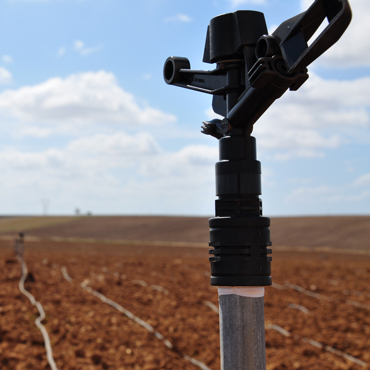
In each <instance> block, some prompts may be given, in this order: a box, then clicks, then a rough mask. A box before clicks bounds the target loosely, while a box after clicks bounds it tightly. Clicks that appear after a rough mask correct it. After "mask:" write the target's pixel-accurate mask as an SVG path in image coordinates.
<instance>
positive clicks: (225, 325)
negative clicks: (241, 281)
mask: <svg viewBox="0 0 370 370" xmlns="http://www.w3.org/2000/svg"><path fill="white" fill-rule="evenodd" d="M219 301H220V339H221V370H266V351H265V319H264V299H263V297H253V298H252V297H243V296H239V295H235V294H229V295H221V296H220V297H219Z"/></svg>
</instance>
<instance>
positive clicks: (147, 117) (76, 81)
mask: <svg viewBox="0 0 370 370" xmlns="http://www.w3.org/2000/svg"><path fill="white" fill-rule="evenodd" d="M0 75H1V69H0ZM0 113H3V114H7V115H10V116H13V117H16V118H19V119H21V120H26V121H32V122H37V123H59V124H60V125H68V124H69V125H71V124H76V123H77V124H86V123H94V122H98V123H121V124H126V125H130V126H133V127H135V126H136V125H140V124H154V125H156V124H162V123H171V122H175V120H176V118H175V116H173V115H170V114H166V113H164V112H161V111H159V110H157V109H154V108H151V107H149V106H145V107H141V106H140V105H139V104H138V102H137V101H136V99H135V97H134V96H133V95H132V94H130V93H128V92H126V91H124V90H123V89H122V88H121V87H120V86H119V85H118V84H117V81H116V79H115V76H114V75H113V74H112V73H108V72H105V71H99V72H88V73H81V74H75V75H71V76H69V77H67V78H65V79H62V78H60V77H55V78H51V79H49V80H47V81H45V82H43V83H41V84H39V85H34V86H25V87H22V88H20V89H18V90H7V91H4V92H2V93H0Z"/></svg>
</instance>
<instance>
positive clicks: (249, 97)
mask: <svg viewBox="0 0 370 370" xmlns="http://www.w3.org/2000/svg"><path fill="white" fill-rule="evenodd" d="M325 18H326V19H327V21H328V25H327V26H326V28H325V29H324V30H323V31H322V32H321V33H320V34H319V35H318V36H317V37H316V38H315V40H313V41H311V43H310V45H308V42H309V40H310V39H311V38H312V36H314V34H315V32H316V31H317V30H318V28H319V27H320V25H321V24H322V22H323V21H324V20H325ZM350 21H351V9H350V6H349V4H348V1H347V0H316V1H315V2H314V3H313V4H312V5H311V7H310V8H309V9H308V10H307V11H305V12H303V13H301V14H298V15H297V16H295V17H293V18H290V19H288V20H286V21H284V22H283V23H282V24H281V25H280V26H279V27H278V28H277V29H276V30H275V32H273V33H272V35H268V33H267V28H266V24H265V21H264V16H263V14H262V13H259V12H249V11H237V12H235V13H229V14H225V15H221V16H219V17H215V18H213V19H212V20H211V22H210V25H209V26H208V31H207V37H206V46H205V50H204V56H203V61H204V62H206V63H217V67H216V69H214V70H212V71H201V70H191V69H190V63H189V60H188V59H186V58H181V57H169V58H168V59H167V60H166V62H165V65H164V79H165V81H166V83H168V84H171V85H175V86H179V87H183V88H187V89H191V90H195V91H199V92H203V93H208V94H212V95H213V96H214V97H213V104H212V106H213V109H214V111H215V112H216V113H217V114H219V115H221V116H223V117H224V120H222V121H220V120H212V121H210V122H204V126H203V133H205V134H210V135H212V136H215V137H217V138H221V137H223V136H224V135H225V134H227V133H228V131H229V130H230V128H231V127H235V128H244V127H248V128H249V131H250V132H251V131H252V126H253V124H254V123H255V122H256V121H257V120H258V119H259V118H260V117H261V116H262V115H263V113H264V112H265V111H266V110H267V109H268V108H269V107H270V105H271V104H272V103H273V102H274V101H275V100H276V99H278V98H280V97H281V96H282V95H283V94H284V93H285V92H286V91H287V90H288V89H290V90H291V91H296V90H298V89H299V88H300V86H302V84H303V83H304V82H305V81H306V80H307V79H308V74H307V69H306V67H307V66H308V65H310V64H311V63H312V62H313V61H314V60H315V59H317V58H318V57H319V56H320V55H322V54H323V53H324V52H325V51H326V50H328V49H329V48H330V47H331V46H332V45H333V44H335V43H336V42H337V41H338V40H339V38H340V37H341V36H342V34H343V33H344V31H345V30H346V28H347V27H348V25H349V23H350Z"/></svg>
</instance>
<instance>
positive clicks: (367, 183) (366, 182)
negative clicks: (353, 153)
mask: <svg viewBox="0 0 370 370" xmlns="http://www.w3.org/2000/svg"><path fill="white" fill-rule="evenodd" d="M354 185H355V186H357V187H368V188H370V173H366V174H365V175H362V176H360V177H358V178H357V179H356V180H355V181H354Z"/></svg>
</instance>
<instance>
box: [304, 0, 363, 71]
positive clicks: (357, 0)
mask: <svg viewBox="0 0 370 370" xmlns="http://www.w3.org/2000/svg"><path fill="white" fill-rule="evenodd" d="M312 3H313V1H312V0H301V7H302V10H306V9H307V8H308V7H309V6H310V5H311V4H312ZM350 6H351V8H352V22H351V24H350V25H349V27H348V29H347V30H346V32H345V33H344V35H343V36H342V38H341V39H340V40H339V41H338V42H337V43H336V44H335V45H334V46H333V47H332V48H330V49H329V50H328V51H327V52H326V53H325V54H324V55H323V56H321V57H320V59H319V62H320V63H324V64H327V65H331V66H334V67H360V66H366V67H369V66H370V38H369V37H367V35H369V34H370V22H369V19H370V6H369V0H351V1H350Z"/></svg>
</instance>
